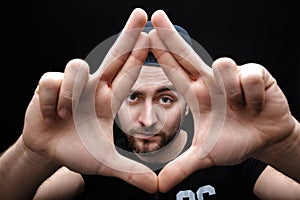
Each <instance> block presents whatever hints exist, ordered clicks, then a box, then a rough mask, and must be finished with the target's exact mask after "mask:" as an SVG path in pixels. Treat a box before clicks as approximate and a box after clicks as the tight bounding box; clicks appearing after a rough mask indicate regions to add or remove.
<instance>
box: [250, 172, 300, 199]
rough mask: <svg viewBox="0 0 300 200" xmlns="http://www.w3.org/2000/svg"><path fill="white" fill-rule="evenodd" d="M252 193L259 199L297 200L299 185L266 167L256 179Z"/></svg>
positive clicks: (299, 193)
mask: <svg viewBox="0 0 300 200" xmlns="http://www.w3.org/2000/svg"><path fill="white" fill-rule="evenodd" d="M254 193H255V194H256V196H258V197H259V198H260V199H265V200H268V199H270V200H271V199H272V200H274V199H286V200H289V199H291V200H292V199H299V197H300V184H299V183H297V182H296V181H294V180H293V179H291V178H289V177H288V176H285V175H284V174H282V173H281V172H279V171H277V170H276V169H274V168H273V167H271V166H268V167H267V168H266V169H265V170H264V171H263V172H262V174H261V175H260V176H259V178H258V179H257V181H256V183H255V186H254Z"/></svg>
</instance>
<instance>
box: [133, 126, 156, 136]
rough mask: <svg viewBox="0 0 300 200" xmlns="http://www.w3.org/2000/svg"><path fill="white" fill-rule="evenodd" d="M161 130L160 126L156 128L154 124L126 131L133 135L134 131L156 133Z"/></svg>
mask: <svg viewBox="0 0 300 200" xmlns="http://www.w3.org/2000/svg"><path fill="white" fill-rule="evenodd" d="M160 131H161V129H160V128H157V127H156V126H155V125H152V126H146V127H135V128H132V129H130V130H129V131H128V134H129V135H134V134H136V133H143V134H156V133H159V132H160Z"/></svg>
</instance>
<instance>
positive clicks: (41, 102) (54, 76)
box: [21, 9, 157, 192]
mask: <svg viewBox="0 0 300 200" xmlns="http://www.w3.org/2000/svg"><path fill="white" fill-rule="evenodd" d="M146 21H147V15H146V13H145V12H144V11H143V10H141V9H135V10H134V11H133V12H132V14H131V16H130V17H129V19H128V21H127V23H126V25H125V27H124V29H123V31H122V32H121V34H120V35H119V37H118V39H117V40H116V42H115V43H114V45H113V47H112V48H111V49H110V51H109V52H108V54H107V55H106V57H105V59H104V60H103V62H102V64H101V67H100V68H99V70H98V71H97V72H96V73H95V74H93V75H89V66H88V64H87V63H85V62H84V61H83V60H79V59H74V60H72V61H70V62H69V63H68V64H67V66H66V68H65V72H64V74H63V73H54V72H50V73H46V74H44V75H43V76H42V78H41V79H40V82H39V86H38V87H37V89H36V91H35V94H34V96H33V98H32V100H31V102H30V104H29V106H28V108H27V112H26V116H25V124H24V129H23V134H22V137H21V139H22V140H23V143H24V147H25V148H26V149H27V150H28V152H30V154H31V155H37V156H41V157H44V158H45V159H46V160H50V161H51V162H52V163H55V164H56V165H57V166H66V167H68V168H69V169H71V170H73V171H76V172H79V173H85V174H101V175H109V176H115V177H119V178H121V179H123V180H125V181H127V182H128V183H130V184H133V185H135V186H137V187H139V188H142V189H144V190H146V191H148V192H154V191H156V190H157V176H156V175H155V174H154V173H153V172H152V171H151V170H150V169H148V168H146V167H145V166H144V165H142V164H140V163H137V162H134V161H132V160H130V159H127V158H125V157H122V156H120V155H119V154H118V153H117V152H116V150H115V149H114V144H113V122H114V115H115V112H116V110H118V107H119V106H120V104H121V102H122V101H121V99H124V98H125V97H126V96H127V94H128V92H129V90H130V89H131V87H132V85H133V83H134V81H135V80H136V78H137V76H138V73H139V70H140V67H141V66H142V64H143V62H144V60H145V58H146V56H147V54H148V51H149V49H148V47H149V38H148V35H147V34H145V33H141V31H142V29H143V27H144V25H145V23H146ZM128 72H130V78H131V79H130V80H132V82H130V81H128V79H126V76H125V78H124V76H123V75H124V74H126V73H128ZM117 87H122V88H121V89H119V88H118V90H117V91H118V92H116V88H117ZM74 88H75V89H74ZM87 97H88V101H86V99H85V98H87ZM89 98H90V99H89ZM115 99H117V100H115ZM112 100H114V101H112ZM86 102H88V103H90V102H93V103H94V105H95V106H93V104H86ZM89 108H90V109H89ZM85 109H86V110H85ZM93 109H95V110H93ZM72 111H74V112H72ZM92 111H94V113H95V116H94V115H93V113H92ZM95 122H96V123H95ZM89 125H91V127H90V126H89ZM99 125H100V126H99ZM94 128H95V129H96V130H95V129H94ZM77 131H81V132H80V134H78V133H77ZM82 131H86V132H82ZM95 131H99V132H98V133H97V137H98V140H97V141H100V142H101V143H97V144H96V145H97V146H96V147H94V148H96V149H97V148H98V146H99V148H100V149H101V148H102V149H105V151H101V153H100V154H97V156H98V157H96V158H95V156H94V155H92V152H91V151H89V149H88V147H87V148H86V146H84V143H82V142H83V141H82V140H83V138H89V137H90V136H91V137H94V135H95V134H94V133H95ZM91 132H92V133H91ZM85 134H86V135H85ZM79 135H81V136H82V135H83V138H80V137H79ZM107 158H110V159H107ZM106 160H110V161H112V162H106ZM110 164H111V165H110ZM116 166H118V168H116ZM135 172H143V173H135Z"/></svg>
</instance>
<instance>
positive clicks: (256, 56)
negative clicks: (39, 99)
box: [0, 0, 300, 152]
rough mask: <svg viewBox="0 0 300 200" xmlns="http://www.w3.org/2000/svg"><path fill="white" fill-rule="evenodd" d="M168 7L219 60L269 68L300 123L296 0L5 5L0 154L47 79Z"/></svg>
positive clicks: (71, 0) (77, 0)
mask: <svg viewBox="0 0 300 200" xmlns="http://www.w3.org/2000/svg"><path fill="white" fill-rule="evenodd" d="M136 7H140V8H143V9H144V10H145V11H146V12H147V13H148V15H149V17H150V16H151V14H152V13H153V11H155V10H157V9H163V10H164V11H165V12H166V13H167V14H168V16H169V17H170V19H171V21H172V22H173V23H174V24H178V25H180V26H182V27H183V28H185V29H186V30H187V31H188V32H189V34H190V36H191V37H192V38H193V39H194V40H196V41H197V42H198V43H199V44H201V45H202V46H203V47H204V48H205V49H206V50H207V52H208V53H209V54H210V56H211V57H212V58H213V59H217V58H219V57H222V56H227V57H231V58H233V59H234V60H235V61H236V62H237V64H245V63H248V62H255V63H259V64H261V65H263V66H265V67H266V68H267V69H268V70H269V71H270V72H271V74H272V75H273V76H274V77H275V78H276V79H277V81H278V84H279V86H280V87H281V89H282V90H283V92H284V93H285V95H286V97H287V99H288V101H289V103H290V108H291V112H292V113H293V115H294V116H295V117H296V118H297V119H298V120H299V119H300V105H299V103H300V80H299V78H298V76H299V75H300V70H299V68H300V47H299V45H300V32H299V30H298V29H299V26H300V23H299V22H300V14H298V12H299V11H298V10H299V8H300V7H299V5H298V3H297V1H296V0H295V1H277V0H276V1H271V0H269V1H263V0H251V1H250V0H247V1H240V0H231V1H226V0H224V1H222V0H219V1H217V0H211V1H208V0H207V1H201V0H195V1H192V0H182V1H177V0H176V1H175V0H170V1H168V0H160V1H159V0H151V1H148V0H147V1H145V0H144V1H142V0H108V1H100V0H98V1H96V0H94V1H92V0H65V1H59V0H52V1H46V0H42V1H22V2H21V1H20V2H18V1H10V3H8V4H6V5H5V6H2V11H1V12H2V20H1V21H2V26H1V32H2V34H1V35H2V53H1V55H2V62H1V64H2V65H1V88H2V94H1V101H2V109H1V115H2V117H1V126H0V127H1V131H0V148H1V149H0V150H1V151H0V152H2V151H4V150H5V149H6V148H7V147H8V146H9V145H11V144H12V143H13V142H14V141H15V140H16V139H17V137H19V135H20V134H21V132H22V127H23V119H24V114H25V111H26V107H27V105H28V103H29V101H30V99H31V97H32V95H33V92H34V90H35V87H36V85H37V83H38V81H39V78H40V77H41V75H42V74H43V73H45V72H48V71H60V72H62V71H63V70H64V67H65V65H66V63H67V62H68V61H69V60H71V59H73V58H82V59H84V58H85V57H86V56H87V54H88V53H89V52H90V51H91V50H92V49H93V48H94V47H95V46H96V45H98V44H99V43H101V42H102V41H104V40H105V39H107V38H108V37H110V36H112V35H114V34H116V33H118V32H119V31H120V30H121V29H122V27H123V25H124V24H125V22H126V21H127V18H128V17H129V15H130V13H131V11H132V10H133V9H134V8H136Z"/></svg>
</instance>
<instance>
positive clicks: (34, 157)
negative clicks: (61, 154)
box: [15, 136, 61, 171]
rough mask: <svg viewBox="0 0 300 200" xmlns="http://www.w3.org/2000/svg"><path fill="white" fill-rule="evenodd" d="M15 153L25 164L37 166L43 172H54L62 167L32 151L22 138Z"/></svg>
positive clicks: (17, 143)
mask: <svg viewBox="0 0 300 200" xmlns="http://www.w3.org/2000/svg"><path fill="white" fill-rule="evenodd" d="M15 146H16V148H15V151H16V152H15V153H16V154H17V155H19V156H20V158H22V159H23V162H24V163H30V164H32V165H35V166H36V167H38V168H39V169H40V170H42V171H53V170H55V169H58V168H59V167H61V166H60V165H59V163H58V162H56V161H54V160H52V159H50V158H48V157H46V156H44V155H42V154H41V153H38V152H35V151H33V150H31V149H30V148H29V147H28V146H27V145H26V144H25V143H24V141H23V138H22V136H21V137H20V138H19V139H18V141H17V142H16V145H15Z"/></svg>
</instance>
